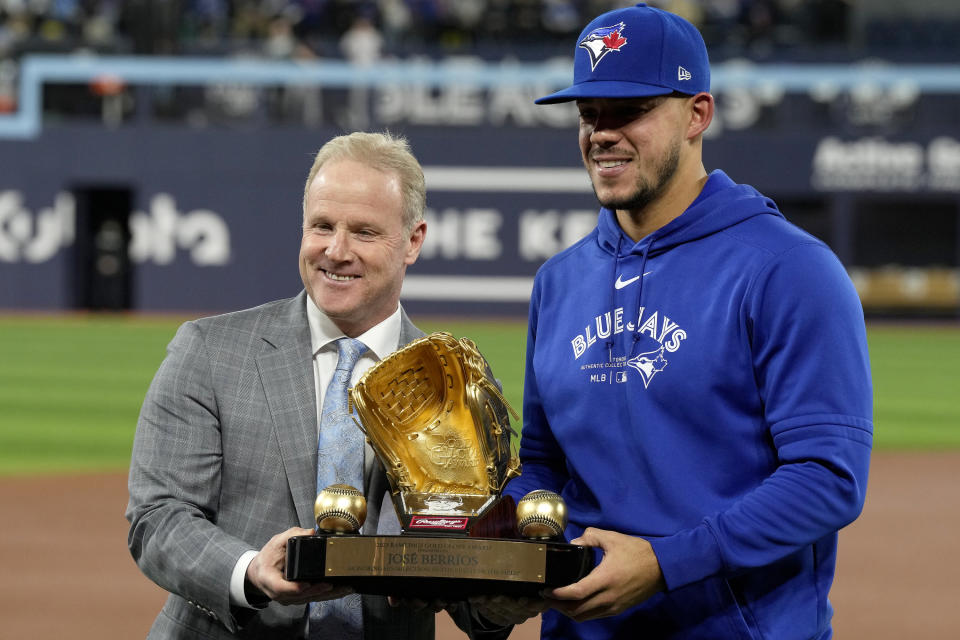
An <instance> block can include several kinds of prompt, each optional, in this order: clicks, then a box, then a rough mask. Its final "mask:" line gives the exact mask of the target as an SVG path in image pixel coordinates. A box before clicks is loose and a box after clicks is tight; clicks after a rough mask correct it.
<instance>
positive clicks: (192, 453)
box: [127, 322, 251, 631]
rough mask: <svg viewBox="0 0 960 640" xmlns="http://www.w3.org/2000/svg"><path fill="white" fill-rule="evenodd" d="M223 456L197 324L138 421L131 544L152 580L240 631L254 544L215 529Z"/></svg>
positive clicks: (182, 336)
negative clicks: (241, 579) (239, 567)
mask: <svg viewBox="0 0 960 640" xmlns="http://www.w3.org/2000/svg"><path fill="white" fill-rule="evenodd" d="M222 455H223V452H222V449H221V434H220V417H219V408H218V406H217V399H216V394H215V393H214V385H213V380H212V375H211V366H210V359H209V356H208V354H207V347H206V345H205V343H204V340H203V338H202V335H201V331H200V328H199V326H198V325H197V324H196V323H194V322H189V323H186V324H184V325H183V326H182V327H181V328H180V330H179V331H178V332H177V335H176V336H175V337H174V339H173V340H172V341H171V343H170V345H169V346H168V353H167V357H166V359H165V360H164V362H163V364H162V365H161V366H160V369H159V370H158V372H157V374H156V376H155V378H154V380H153V383H152V384H151V386H150V389H149V391H148V392H147V396H146V399H145V400H144V403H143V408H142V410H141V413H140V418H139V421H138V423H137V432H136V436H135V438H134V444H133V455H132V459H131V467H130V477H129V491H130V502H129V504H128V507H127V518H128V520H129V521H130V523H131V527H130V532H129V537H128V545H129V548H130V552H131V554H132V555H133V557H134V559H135V560H136V562H137V564H138V565H139V567H140V569H141V570H142V571H143V573H144V574H146V575H147V576H148V577H149V578H150V579H152V580H153V581H154V582H156V583H157V584H158V585H160V586H161V587H163V588H164V589H166V590H167V591H170V592H172V593H176V594H178V595H180V596H182V597H183V598H185V599H187V600H188V601H190V602H191V603H192V604H194V605H196V606H198V607H199V608H201V609H202V610H204V611H205V612H207V613H208V615H215V616H216V617H217V618H219V620H220V621H221V622H222V623H223V624H224V625H226V626H227V628H228V629H230V630H231V631H233V630H235V629H236V620H234V618H233V616H232V614H231V608H230V596H229V584H230V574H231V572H232V570H233V567H234V565H235V564H236V562H237V559H238V558H239V557H240V555H241V554H242V553H243V552H244V551H246V550H248V549H250V548H251V545H250V544H248V543H246V542H244V541H242V540H240V539H239V538H237V537H234V536H231V535H228V534H227V533H225V532H224V531H223V530H222V529H221V528H219V527H218V526H217V525H216V524H215V521H216V516H217V512H218V506H219V499H220V487H221V475H222V465H221V460H222Z"/></svg>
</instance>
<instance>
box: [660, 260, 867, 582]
mask: <svg viewBox="0 0 960 640" xmlns="http://www.w3.org/2000/svg"><path fill="white" fill-rule="evenodd" d="M741 318H742V322H743V323H744V326H745V328H746V330H747V335H748V336H749V346H750V349H751V353H752V359H753V367H754V375H755V377H756V380H757V385H758V389H759V392H760V394H761V397H762V399H763V403H764V407H765V416H764V417H765V423H766V425H767V430H768V433H769V437H770V440H771V441H772V443H773V446H774V448H775V450H776V454H777V464H778V466H777V468H776V469H775V471H774V472H773V473H772V474H771V475H770V476H769V477H768V478H767V479H766V480H764V481H763V482H762V483H761V484H760V485H759V486H757V487H756V488H755V489H754V490H752V491H751V492H749V493H747V494H745V495H744V496H743V497H742V498H741V499H740V500H739V501H737V502H736V503H734V504H733V505H732V506H731V507H730V508H728V509H726V510H724V511H722V512H720V513H715V514H710V515H708V516H707V517H705V518H704V519H703V520H702V521H701V523H700V524H699V525H698V526H696V527H693V528H691V529H687V530H684V531H680V532H678V533H676V534H674V535H671V536H667V537H664V538H660V539H655V540H652V541H651V543H652V545H653V549H654V552H655V553H656V555H657V559H658V560H659V562H660V565H661V568H662V570H663V574H664V578H665V580H666V583H667V586H668V589H675V588H678V587H681V586H684V585H686V584H690V583H692V582H695V581H697V580H700V579H703V578H705V577H707V576H710V575H714V574H724V575H733V574H736V573H738V572H741V571H744V570H747V569H751V568H754V567H760V566H764V565H768V564H770V563H773V562H775V561H777V560H778V559H780V558H782V557H784V556H786V555H788V554H790V553H792V552H794V551H796V550H797V549H799V548H801V547H803V546H806V545H809V544H811V543H813V542H815V541H817V540H819V539H821V538H823V537H824V536H826V535H828V534H830V533H832V532H835V531H837V530H838V529H840V528H842V527H844V526H846V525H847V524H849V523H850V522H852V521H853V520H854V519H855V518H856V517H857V516H858V515H859V513H860V511H861V510H862V508H863V502H864V498H865V492H866V484H867V473H868V468H869V461H870V449H871V446H872V438H873V436H872V433H873V427H872V405H873V394H872V387H871V381H870V363H869V358H868V355H867V343H866V332H865V328H864V322H863V311H862V308H861V306H860V301H859V299H858V297H857V294H856V291H855V290H854V288H853V286H852V283H851V282H850V279H849V277H848V276H847V274H846V272H845V270H844V269H843V266H842V265H841V264H840V262H839V261H838V260H837V259H836V257H835V256H834V255H833V253H832V252H830V251H829V249H827V248H826V247H825V246H823V245H821V244H818V243H813V242H810V243H804V244H800V245H797V246H795V247H793V248H792V249H790V250H788V251H786V252H784V253H781V254H779V255H777V256H775V257H774V258H773V259H772V260H771V261H770V262H769V263H768V265H767V266H766V268H764V269H762V270H761V271H760V272H759V273H758V275H757V277H756V279H755V281H754V282H753V283H752V284H751V286H750V290H749V292H748V294H747V296H746V297H745V299H744V302H743V308H742V311H741Z"/></svg>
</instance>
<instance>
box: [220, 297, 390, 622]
mask: <svg viewBox="0 0 960 640" xmlns="http://www.w3.org/2000/svg"><path fill="white" fill-rule="evenodd" d="M306 298H307V322H308V323H309V325H310V350H311V352H312V353H313V382H314V391H315V392H316V396H317V437H318V438H319V436H320V412H321V410H322V407H323V396H324V394H325V393H326V389H327V386H328V385H329V384H330V380H331V379H332V378H333V372H334V370H336V368H337V358H338V357H339V356H338V355H337V345H336V344H335V343H336V341H337V340H339V339H340V338H343V337H346V335H345V334H344V333H343V331H341V330H340V329H339V328H338V327H337V325H336V324H334V322H333V320H331V319H330V318H328V317H327V316H326V314H324V313H323V311H321V310H320V309H319V308H318V307H317V305H316V303H314V301H313V299H312V298H310V296H306ZM400 319H401V314H400V307H399V306H397V310H396V311H394V312H393V314H392V315H391V316H389V317H388V318H387V319H386V320H383V321H382V322H380V323H379V324H377V325H375V326H373V327H371V328H370V329H369V330H367V331H366V332H365V333H363V334H361V335H359V336H357V337H356V338H357V340H359V341H360V342H362V343H363V344H365V345H366V346H367V351H366V352H364V354H363V355H362V356H360V359H359V360H358V361H357V364H356V366H354V368H353V374H352V375H351V376H350V384H351V386H352V385H354V384H356V382H357V381H358V380H359V379H360V376H362V375H363V374H364V372H366V370H367V369H369V368H370V367H372V366H373V365H374V364H376V363H377V362H379V361H380V360H381V359H382V358H383V357H385V356H387V355H389V354H391V353H393V352H394V351H396V350H397V348H398V347H399V346H400ZM375 460H376V456H375V454H374V452H373V449H371V448H370V445H369V444H367V445H366V450H365V451H364V455H363V478H364V483H363V484H364V494H366V493H367V491H368V490H369V487H370V480H371V478H370V476H371V474H372V473H373V472H374V469H375V465H374V462H375ZM366 497H367V501H368V502H369V501H370V500H371V499H373V498H374V496H369V495H367V496H366ZM379 498H380V496H376V499H379ZM376 526H377V523H376V522H367V523H365V524H364V529H368V528H371V529H372V530H374V531H375V530H376ZM278 533H279V532H278ZM258 552H259V550H258V549H250V550H249V551H247V552H245V553H244V554H243V555H242V556H240V559H239V560H237V564H236V565H234V568H233V574H232V575H231V577H230V601H231V602H232V603H233V604H235V605H239V606H243V607H250V606H251V605H250V604H249V603H248V602H247V598H246V596H245V595H244V589H243V581H244V577H245V576H246V574H247V567H248V566H250V562H251V561H252V560H253V558H254V557H255V556H256V555H257V553H258Z"/></svg>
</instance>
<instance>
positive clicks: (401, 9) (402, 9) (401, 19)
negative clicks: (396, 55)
mask: <svg viewBox="0 0 960 640" xmlns="http://www.w3.org/2000/svg"><path fill="white" fill-rule="evenodd" d="M377 11H378V12H379V14H380V26H381V29H382V31H383V39H384V46H385V47H386V48H388V49H392V50H396V48H397V47H399V46H400V45H402V44H403V43H404V42H405V41H406V40H407V37H408V36H409V34H410V29H411V27H412V26H413V14H412V12H411V11H410V7H408V6H407V3H406V2H405V0H379V2H377Z"/></svg>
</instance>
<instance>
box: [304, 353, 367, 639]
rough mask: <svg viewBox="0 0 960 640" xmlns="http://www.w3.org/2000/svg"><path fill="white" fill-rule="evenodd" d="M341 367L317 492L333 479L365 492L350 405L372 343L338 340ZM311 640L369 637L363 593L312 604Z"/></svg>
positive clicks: (328, 405)
mask: <svg viewBox="0 0 960 640" xmlns="http://www.w3.org/2000/svg"><path fill="white" fill-rule="evenodd" d="M337 350H338V352H339V354H338V359H337V369H336V371H334V372H333V378H332V379H331V380H330V384H329V385H328V386H327V391H326V393H325V394H324V396H323V410H322V411H321V412H320V438H319V442H318V445H317V491H318V492H319V491H321V490H322V489H324V488H326V487H328V486H330V485H331V484H338V483H339V484H348V485H350V486H352V487H355V488H357V489H359V490H360V491H361V492H362V491H363V450H364V437H363V432H362V431H360V429H359V428H358V427H357V425H356V424H355V423H354V422H353V416H352V415H351V414H350V413H349V411H348V410H347V388H348V387H349V386H350V374H351V373H352V372H353V367H354V366H355V365H356V364H357V360H358V359H359V358H360V356H361V355H362V354H363V352H365V351H366V350H367V346H366V345H365V344H363V343H362V342H360V341H359V340H354V339H353V338H340V339H339V340H337ZM309 631H310V633H309V638H310V640H334V639H335V640H351V639H353V638H357V639H359V638H362V637H363V611H362V608H361V598H360V594H358V593H352V594H350V595H348V596H346V597H344V598H340V599H338V600H328V601H326V602H313V603H311V604H310V629H309Z"/></svg>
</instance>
